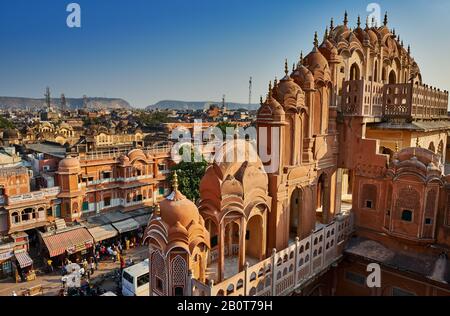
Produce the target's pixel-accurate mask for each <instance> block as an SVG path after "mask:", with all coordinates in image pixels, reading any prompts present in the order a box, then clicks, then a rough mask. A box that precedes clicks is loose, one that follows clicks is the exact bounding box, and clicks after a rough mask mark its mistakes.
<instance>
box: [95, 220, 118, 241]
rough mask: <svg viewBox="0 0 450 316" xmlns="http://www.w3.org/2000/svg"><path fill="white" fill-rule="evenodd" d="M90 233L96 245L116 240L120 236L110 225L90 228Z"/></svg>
mask: <svg viewBox="0 0 450 316" xmlns="http://www.w3.org/2000/svg"><path fill="white" fill-rule="evenodd" d="M88 231H89V233H90V234H91V235H92V237H93V238H94V241H95V242H96V243H99V242H101V241H104V240H108V239H112V238H115V237H117V235H119V232H118V231H117V230H116V229H115V228H114V227H113V226H112V225H109V224H107V225H102V226H96V227H92V228H88Z"/></svg>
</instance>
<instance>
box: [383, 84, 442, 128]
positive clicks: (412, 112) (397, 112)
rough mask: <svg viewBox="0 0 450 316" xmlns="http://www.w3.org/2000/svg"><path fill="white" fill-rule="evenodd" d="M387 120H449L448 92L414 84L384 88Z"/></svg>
mask: <svg viewBox="0 0 450 316" xmlns="http://www.w3.org/2000/svg"><path fill="white" fill-rule="evenodd" d="M383 91H384V100H383V117H384V118H385V119H404V120H413V119H443V118H448V112H447V111H448V109H447V107H448V92H447V91H440V90H439V89H436V88H432V87H429V86H427V85H415V84H413V83H403V84H387V85H384V87H383Z"/></svg>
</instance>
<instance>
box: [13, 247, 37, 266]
mask: <svg viewBox="0 0 450 316" xmlns="http://www.w3.org/2000/svg"><path fill="white" fill-rule="evenodd" d="M14 255H15V257H16V259H17V262H18V263H19V266H20V267H21V268H22V269H23V268H26V267H29V266H31V265H32V264H33V260H32V259H31V258H30V256H29V255H28V253H27V252H26V251H25V250H17V251H15V252H14Z"/></svg>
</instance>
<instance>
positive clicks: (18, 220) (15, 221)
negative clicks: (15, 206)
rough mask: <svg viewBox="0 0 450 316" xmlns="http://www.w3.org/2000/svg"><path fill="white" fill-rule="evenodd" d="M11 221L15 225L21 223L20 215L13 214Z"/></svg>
mask: <svg viewBox="0 0 450 316" xmlns="http://www.w3.org/2000/svg"><path fill="white" fill-rule="evenodd" d="M11 220H12V222H13V224H18V223H20V217H19V213H17V212H14V213H12V214H11Z"/></svg>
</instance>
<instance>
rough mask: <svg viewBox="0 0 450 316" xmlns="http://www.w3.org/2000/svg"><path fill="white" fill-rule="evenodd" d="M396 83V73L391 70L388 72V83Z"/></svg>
mask: <svg viewBox="0 0 450 316" xmlns="http://www.w3.org/2000/svg"><path fill="white" fill-rule="evenodd" d="M396 83H397V75H396V74H395V71H394V70H391V72H390V73H389V84H396Z"/></svg>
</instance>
